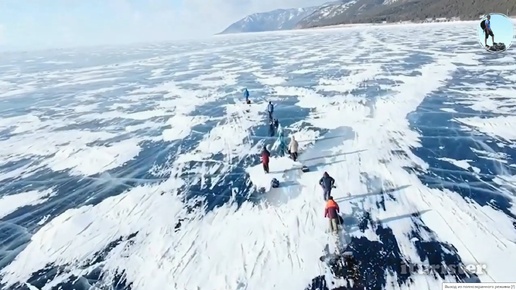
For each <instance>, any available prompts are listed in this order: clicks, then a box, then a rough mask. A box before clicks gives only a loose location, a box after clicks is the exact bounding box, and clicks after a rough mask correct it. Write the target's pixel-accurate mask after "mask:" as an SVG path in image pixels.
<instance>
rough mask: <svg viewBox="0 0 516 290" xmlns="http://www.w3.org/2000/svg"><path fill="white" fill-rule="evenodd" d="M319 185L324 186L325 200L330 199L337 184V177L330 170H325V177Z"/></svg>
mask: <svg viewBox="0 0 516 290" xmlns="http://www.w3.org/2000/svg"><path fill="white" fill-rule="evenodd" d="M319 185H320V186H321V187H322V188H323V192H324V200H328V198H329V197H330V195H331V189H332V188H333V187H334V186H335V179H333V177H331V176H330V175H329V174H328V172H324V174H323V177H322V178H321V179H320V180H319Z"/></svg>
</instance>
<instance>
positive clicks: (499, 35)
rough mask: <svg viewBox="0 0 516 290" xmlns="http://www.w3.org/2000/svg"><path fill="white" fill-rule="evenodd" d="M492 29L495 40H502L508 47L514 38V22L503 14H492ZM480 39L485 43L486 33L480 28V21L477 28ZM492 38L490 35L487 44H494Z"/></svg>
mask: <svg viewBox="0 0 516 290" xmlns="http://www.w3.org/2000/svg"><path fill="white" fill-rule="evenodd" d="M491 29H492V30H493V34H494V40H495V42H502V43H504V44H505V47H506V48H507V49H508V48H509V46H511V44H512V42H513V39H514V22H513V21H512V20H511V19H510V18H507V17H506V16H505V15H502V14H491ZM477 36H478V40H479V41H480V43H481V44H482V45H484V40H485V34H484V32H483V31H482V28H480V22H479V25H478V28H477ZM492 44H493V42H492V38H491V36H489V39H487V45H492Z"/></svg>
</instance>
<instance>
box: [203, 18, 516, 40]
mask: <svg viewBox="0 0 516 290" xmlns="http://www.w3.org/2000/svg"><path fill="white" fill-rule="evenodd" d="M509 18H510V19H511V20H512V21H513V22H514V23H516V16H509ZM479 21H480V18H479V19H478V20H450V21H432V22H413V21H403V22H387V23H348V24H336V25H325V26H320V27H309V28H295V29H288V30H268V31H255V32H236V33H223V34H214V35H213V36H228V35H253V34H259V33H271V32H288V31H307V30H319V29H337V28H345V27H349V28H352V27H369V26H382V27H385V26H399V25H404V26H415V25H437V24H441V25H442V24H457V23H478V22H479Z"/></svg>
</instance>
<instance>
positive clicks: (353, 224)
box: [340, 209, 431, 234]
mask: <svg viewBox="0 0 516 290" xmlns="http://www.w3.org/2000/svg"><path fill="white" fill-rule="evenodd" d="M429 211H431V210H430V209H425V210H421V211H415V212H412V213H408V214H403V215H398V216H394V217H390V218H385V219H379V220H376V222H375V223H376V225H383V224H384V223H388V222H392V221H396V220H400V219H404V218H415V217H420V216H421V215H422V214H424V213H427V212H429ZM340 218H341V222H342V225H343V227H344V228H345V230H346V234H349V233H351V232H353V231H356V230H359V229H361V228H363V225H362V223H364V221H365V219H366V218H360V217H357V216H355V215H350V216H343V215H340Z"/></svg>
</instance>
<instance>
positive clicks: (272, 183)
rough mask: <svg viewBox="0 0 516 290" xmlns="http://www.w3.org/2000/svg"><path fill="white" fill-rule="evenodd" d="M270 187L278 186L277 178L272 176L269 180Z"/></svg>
mask: <svg viewBox="0 0 516 290" xmlns="http://www.w3.org/2000/svg"><path fill="white" fill-rule="evenodd" d="M271 187H272V188H278V187H279V180H277V179H276V178H273V179H272V180H271Z"/></svg>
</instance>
